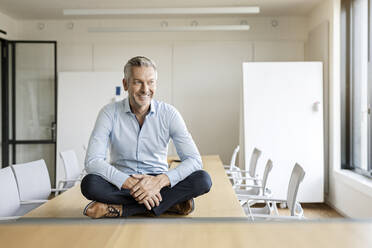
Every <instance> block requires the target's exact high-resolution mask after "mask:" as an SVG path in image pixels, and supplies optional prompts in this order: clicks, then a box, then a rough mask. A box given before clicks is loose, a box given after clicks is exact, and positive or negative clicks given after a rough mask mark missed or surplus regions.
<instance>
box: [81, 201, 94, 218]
mask: <svg viewBox="0 0 372 248" xmlns="http://www.w3.org/2000/svg"><path fill="white" fill-rule="evenodd" d="M93 203H96V201H91V202H90V203H88V205H86V206H85V208H84V211H83V214H84V215H85V216H88V215H87V210H88V208H89V207H90V206H91V205H92V204H93Z"/></svg>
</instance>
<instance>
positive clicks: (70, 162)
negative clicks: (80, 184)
mask: <svg viewBox="0 0 372 248" xmlns="http://www.w3.org/2000/svg"><path fill="white" fill-rule="evenodd" d="M59 155H60V156H61V158H62V161H63V165H64V168H65V175H66V179H77V178H79V176H80V174H81V171H82V169H81V168H80V166H79V162H78V159H77V157H76V153H75V151H73V150H68V151H63V152H60V153H59ZM72 185H73V183H72ZM72 185H71V186H72Z"/></svg>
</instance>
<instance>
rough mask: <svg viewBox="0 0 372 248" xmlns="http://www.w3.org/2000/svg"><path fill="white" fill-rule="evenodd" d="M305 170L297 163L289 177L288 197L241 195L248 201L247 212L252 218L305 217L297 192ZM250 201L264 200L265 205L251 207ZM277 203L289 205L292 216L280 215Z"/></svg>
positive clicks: (284, 218)
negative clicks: (284, 198)
mask: <svg viewBox="0 0 372 248" xmlns="http://www.w3.org/2000/svg"><path fill="white" fill-rule="evenodd" d="M304 176H305V171H304V170H303V168H302V167H301V166H300V165H299V164H297V163H296V164H295V166H294V168H293V170H292V174H291V178H290V179H289V184H288V190H287V199H286V200H282V199H272V198H269V197H265V196H245V195H239V198H240V199H244V200H246V201H248V204H247V211H246V212H247V213H248V215H249V216H250V217H251V218H252V220H255V219H268V220H293V219H297V220H298V219H304V218H305V216H304V211H303V209H302V207H301V204H300V203H299V202H297V193H298V188H299V186H300V183H301V182H302V180H303V179H304ZM250 201H253V202H255V201H263V202H265V207H263V208H254V207H251V205H252V204H250ZM277 203H285V204H287V205H288V208H289V211H290V214H291V215H290V216H280V215H279V213H278V209H277V206H276V205H277Z"/></svg>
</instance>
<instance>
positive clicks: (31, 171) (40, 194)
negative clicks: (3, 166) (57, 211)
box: [12, 159, 51, 201]
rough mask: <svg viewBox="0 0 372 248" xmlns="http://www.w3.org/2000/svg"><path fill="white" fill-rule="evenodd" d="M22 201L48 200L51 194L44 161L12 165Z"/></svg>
mask: <svg viewBox="0 0 372 248" xmlns="http://www.w3.org/2000/svg"><path fill="white" fill-rule="evenodd" d="M12 169H13V172H14V175H15V177H16V181H17V185H18V191H19V198H20V199H21V201H29V200H47V199H48V197H49V195H50V193H51V186H50V179H49V173H48V168H47V166H46V164H45V161H44V160H43V159H41V160H37V161H33V162H29V163H24V164H15V165H12Z"/></svg>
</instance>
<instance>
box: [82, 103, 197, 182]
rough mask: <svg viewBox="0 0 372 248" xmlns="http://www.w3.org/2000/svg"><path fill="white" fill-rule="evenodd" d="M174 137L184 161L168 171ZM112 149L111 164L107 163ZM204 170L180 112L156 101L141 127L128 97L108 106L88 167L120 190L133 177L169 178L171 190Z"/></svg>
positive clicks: (89, 152) (93, 141)
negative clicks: (168, 153)
mask: <svg viewBox="0 0 372 248" xmlns="http://www.w3.org/2000/svg"><path fill="white" fill-rule="evenodd" d="M170 138H172V140H173V143H174V145H175V147H176V150H177V154H178V156H179V157H180V160H181V161H182V162H181V163H180V164H179V165H178V166H177V167H176V168H175V169H171V170H168V163H167V152H168V144H169V140H170ZM109 146H110V158H111V162H110V163H109V162H108V161H106V154H107V149H108V147H109ZM202 167H203V165H202V160H201V157H200V154H199V151H198V149H197V147H196V145H195V143H194V141H193V139H192V137H191V135H190V133H189V132H188V131H187V128H186V125H185V122H184V121H183V119H182V116H181V115H180V113H179V112H178V111H177V110H176V109H175V108H174V107H173V106H171V105H169V104H166V103H164V102H160V101H156V100H152V101H151V105H150V111H149V112H148V113H147V115H146V117H145V121H144V123H143V125H142V128H140V126H139V123H138V121H137V119H136V116H135V115H134V114H133V113H132V111H131V109H130V106H129V100H128V98H126V99H124V100H123V101H120V102H115V103H111V104H108V105H106V106H104V107H103V108H102V109H101V111H100V112H99V114H98V117H97V121H96V124H95V126H94V129H93V132H92V134H91V136H90V139H89V145H88V150H87V155H86V158H85V168H86V171H87V172H88V173H92V174H96V175H99V176H101V177H103V178H105V179H106V180H107V181H109V182H111V183H112V184H114V185H116V186H117V187H118V188H119V189H120V188H121V187H122V185H123V183H124V182H125V181H126V180H127V179H128V177H129V176H130V175H132V174H152V173H154V174H161V173H164V174H166V175H167V176H168V178H169V181H170V183H171V187H173V186H174V185H176V184H177V183H178V182H180V181H182V180H183V179H185V178H186V177H187V176H189V175H190V174H191V173H192V172H194V171H196V170H200V169H201V168H202Z"/></svg>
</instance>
